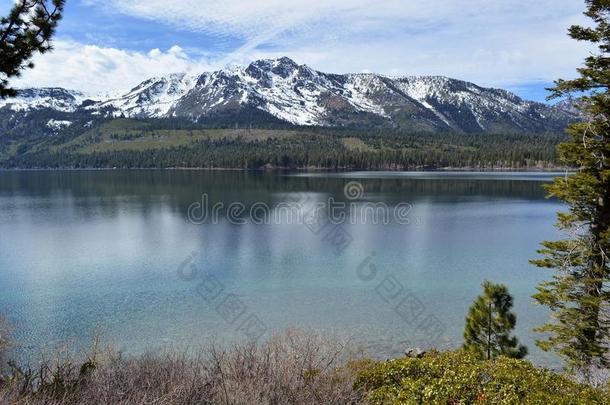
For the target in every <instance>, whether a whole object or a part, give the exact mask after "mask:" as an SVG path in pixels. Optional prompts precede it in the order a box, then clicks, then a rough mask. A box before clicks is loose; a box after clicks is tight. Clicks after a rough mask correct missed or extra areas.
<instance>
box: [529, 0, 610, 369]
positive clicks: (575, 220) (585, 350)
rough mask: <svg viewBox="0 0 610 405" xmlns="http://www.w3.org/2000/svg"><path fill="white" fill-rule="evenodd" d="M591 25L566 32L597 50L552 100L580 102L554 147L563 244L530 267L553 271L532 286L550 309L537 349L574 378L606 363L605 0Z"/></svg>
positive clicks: (609, 180)
mask: <svg viewBox="0 0 610 405" xmlns="http://www.w3.org/2000/svg"><path fill="white" fill-rule="evenodd" d="M586 5H587V11H586V12H585V15H586V16H588V17H590V18H591V19H592V20H593V24H592V25H591V26H590V27H582V26H572V27H571V28H570V29H569V34H570V36H571V37H572V38H574V39H576V40H578V41H586V42H591V43H593V44H595V45H597V47H598V52H597V53H594V54H592V55H591V56H589V57H587V58H586V60H585V63H584V66H583V67H581V68H579V69H578V73H579V77H578V78H576V79H574V80H558V81H557V82H556V83H555V87H554V88H552V89H549V90H551V91H552V96H551V97H550V98H556V97H566V96H579V97H577V98H575V99H574V102H575V104H576V106H577V107H578V108H579V109H580V110H581V111H582V112H583V114H584V116H585V120H584V122H580V123H576V124H572V125H571V126H570V127H569V128H568V133H569V135H570V140H569V141H567V142H565V143H562V144H560V145H559V147H558V149H557V151H558V155H559V158H560V159H561V161H562V162H563V163H564V164H566V165H568V166H571V167H573V168H575V169H576V170H577V171H576V173H574V174H572V175H570V176H565V177H561V178H557V179H555V181H554V182H553V183H552V184H551V185H550V186H548V187H547V189H548V191H549V195H550V196H554V197H557V198H559V199H560V200H562V201H564V202H565V203H567V205H568V206H569V212H567V213H559V214H558V223H557V227H558V228H559V229H560V230H562V231H564V232H565V233H566V234H567V236H566V237H567V239H565V240H561V241H555V242H543V244H542V245H543V248H542V249H541V250H539V253H541V254H543V255H544V256H545V257H544V258H542V259H539V260H533V261H532V262H533V263H534V264H536V265H537V266H539V267H543V268H552V269H556V273H555V274H554V276H553V279H552V281H548V282H544V283H542V284H541V285H539V286H538V293H537V294H536V295H534V298H535V299H536V300H537V301H538V302H539V303H540V304H542V305H545V306H547V307H549V309H550V310H551V312H552V315H553V318H554V319H553V320H551V321H550V322H549V323H547V324H546V325H544V326H542V327H540V328H538V329H537V330H538V331H540V332H544V333H546V334H547V336H548V337H547V338H545V339H543V340H540V341H539V342H538V345H539V346H540V347H541V348H542V349H544V350H553V351H555V352H557V353H558V354H560V355H561V356H563V357H564V358H565V359H566V360H567V366H568V368H569V369H570V370H571V371H574V372H585V375H587V374H586V373H587V372H588V371H591V370H592V369H593V368H595V367H603V366H606V365H608V364H609V362H608V358H607V355H608V337H609V326H610V325H609V319H608V304H609V298H610V268H609V263H610V262H609V261H608V254H610V124H609V121H608V120H609V119H610V91H609V86H610V54H609V53H610V1H608V0H588V1H586Z"/></svg>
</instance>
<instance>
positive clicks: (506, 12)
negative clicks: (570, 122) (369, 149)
mask: <svg viewBox="0 0 610 405" xmlns="http://www.w3.org/2000/svg"><path fill="white" fill-rule="evenodd" d="M13 1H14V0H0V14H6V13H7V11H8V10H9V8H10V6H11V5H12V3H13ZM583 9H584V1H581V0H222V1H218V0H172V1H166V0H67V4H66V9H65V14H64V19H63V20H62V21H61V22H60V25H59V28H58V31H57V35H56V37H55V40H54V46H55V49H54V50H53V52H51V53H47V54H45V55H40V56H37V57H36V58H35V60H34V62H35V64H36V66H35V68H34V69H33V70H31V71H27V72H26V73H24V75H23V77H21V78H19V79H17V80H14V81H13V82H12V83H13V85H15V86H19V87H33V86H58V87H65V88H69V89H75V90H81V91H83V92H85V93H87V94H89V95H96V94H104V93H117V92H118V93H121V92H126V91H127V90H129V89H130V88H132V87H134V86H135V85H137V84H138V83H140V82H142V81H143V80H145V79H147V78H149V77H152V76H159V75H163V74H168V73H174V72H191V73H197V72H203V71H208V70H216V69H220V68H223V67H227V66H230V65H234V64H248V63H249V62H251V61H253V60H257V59H263V58H276V57H281V56H288V57H290V58H292V59H294V60H295V61H296V62H298V63H301V64H307V65H309V66H311V67H312V68H314V69H317V70H320V71H324V72H332V73H359V72H374V73H380V74H386V75H399V76H402V75H442V76H448V77H452V78H457V79H462V80H467V81H471V82H474V83H476V84H478V85H481V86H486V87H497V88H504V89H507V90H510V91H513V92H515V93H516V94H518V95H519V96H521V97H523V98H525V99H530V100H536V101H544V99H545V96H546V95H547V92H546V91H545V87H548V86H550V85H551V84H552V82H553V80H555V79H557V78H571V77H574V75H575V69H576V68H577V67H578V66H579V65H581V63H582V60H583V58H584V57H586V56H587V55H588V53H589V50H588V49H587V48H586V46H585V45H583V44H582V43H578V42H576V41H574V40H572V39H570V38H569V37H568V36H567V34H566V32H567V27H569V26H570V25H571V24H575V23H581V24H582V23H586V19H585V17H584V16H583V15H582V11H583Z"/></svg>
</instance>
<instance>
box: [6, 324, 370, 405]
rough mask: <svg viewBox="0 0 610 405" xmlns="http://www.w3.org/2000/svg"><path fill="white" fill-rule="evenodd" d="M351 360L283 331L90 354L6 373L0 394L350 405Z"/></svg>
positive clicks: (344, 352) (87, 400)
mask: <svg viewBox="0 0 610 405" xmlns="http://www.w3.org/2000/svg"><path fill="white" fill-rule="evenodd" d="M351 357H352V352H351V351H350V350H349V349H348V348H347V346H346V345H345V344H344V343H342V342H339V341H337V340H334V339H327V338H323V337H321V336H319V335H316V334H314V333H309V332H303V331H288V332H285V333H283V334H281V335H277V336H273V337H272V338H270V339H269V340H268V341H265V342H263V343H261V344H240V345H235V346H232V347H230V348H227V347H222V346H220V345H217V344H212V345H210V346H208V347H207V348H205V349H203V350H200V351H197V353H185V352H177V351H167V352H164V353H148V354H144V355H141V356H134V357H125V356H123V355H121V354H120V353H116V352H113V351H110V350H104V351H99V350H95V352H93V353H92V354H90V355H88V356H86V357H85V359H84V360H81V361H76V360H74V359H70V358H67V357H63V358H62V357H59V358H58V359H56V360H55V361H53V362H49V361H44V362H42V363H41V364H40V365H39V366H37V367H36V368H35V369H26V370H24V369H20V368H17V367H14V368H13V372H12V376H11V378H10V379H8V380H7V381H6V384H5V388H4V390H2V392H0V403H1V402H3V401H6V402H12V403H22V404H41V403H44V404H91V403H108V404H252V403H256V404H314V403H315V404H319V403H328V404H354V403H359V402H360V401H361V398H362V395H361V393H360V392H358V391H354V389H353V386H354V381H355V377H356V376H355V373H354V372H353V370H351V368H350V367H342V366H343V365H345V364H347V363H348V361H349V360H350V358H351Z"/></svg>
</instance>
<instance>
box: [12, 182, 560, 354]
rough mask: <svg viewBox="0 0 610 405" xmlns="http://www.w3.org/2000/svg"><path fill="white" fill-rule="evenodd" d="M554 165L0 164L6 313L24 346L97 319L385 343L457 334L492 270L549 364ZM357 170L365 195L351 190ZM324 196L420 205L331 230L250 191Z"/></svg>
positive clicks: (138, 334)
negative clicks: (300, 331) (447, 168)
mask: <svg viewBox="0 0 610 405" xmlns="http://www.w3.org/2000/svg"><path fill="white" fill-rule="evenodd" d="M551 177H552V174H531V173H508V174H507V173H300V174H266V173H246V172H236V171H234V172H221V171H218V172H209V171H135V170H134V171H32V172H12V171H8V172H0V310H1V311H2V312H3V313H5V314H6V316H7V317H8V318H9V319H10V320H11V322H12V323H13V325H14V326H15V335H16V338H17V340H18V341H19V342H21V343H22V345H21V347H20V348H19V350H20V351H21V352H22V353H30V354H31V353H37V352H40V351H44V350H47V349H49V348H53V347H57V346H59V345H61V344H64V343H69V344H71V345H74V346H75V347H81V346H86V345H87V344H88V343H89V341H90V336H91V335H92V334H93V333H95V332H96V329H99V330H100V331H101V332H102V334H103V336H104V338H105V339H106V340H108V341H110V342H111V343H113V344H114V345H116V346H117V347H118V348H119V349H121V350H124V351H126V352H128V353H137V352H140V351H143V350H147V349H154V348H158V347H167V346H171V347H192V346H194V345H198V344H201V343H204V342H206V341H207V340H208V339H210V338H217V339H221V340H223V341H234V340H243V339H257V338H264V337H265V336H269V335H270V334H271V333H273V332H274V331H281V330H284V329H286V328H289V327H301V328H313V329H316V330H319V331H322V332H324V333H330V334H334V335H339V336H344V337H349V338H350V339H351V340H352V341H353V342H354V343H355V344H358V345H360V346H362V347H363V348H365V349H366V350H368V351H369V352H370V353H372V354H373V355H375V356H378V357H385V356H393V355H398V354H400V353H402V352H403V350H404V349H405V348H406V347H412V346H419V347H440V348H451V347H456V346H458V345H459V344H460V342H461V333H462V328H463V319H464V315H465V314H466V311H467V309H468V306H469V305H470V303H471V302H472V300H473V299H474V297H475V296H476V295H477V294H478V293H479V291H480V283H481V282H482V281H483V280H485V279H489V280H493V281H496V282H503V283H506V284H508V286H509V288H510V290H511V292H512V293H513V295H514V297H515V303H516V305H515V311H516V313H517V315H518V327H517V334H518V335H519V337H520V338H521V339H522V341H523V342H524V343H526V344H527V345H528V346H530V350H531V356H530V358H531V359H532V360H534V361H535V362H537V363H538V364H541V365H551V366H554V365H556V360H555V359H554V358H552V357H550V356H549V355H547V354H543V353H541V352H539V351H538V350H536V349H535V347H534V344H533V341H534V339H535V338H536V336H537V335H536V334H535V333H534V332H532V330H531V329H532V328H533V327H534V326H536V325H540V324H541V323H543V322H544V321H545V320H546V318H547V313H546V312H545V311H544V309H543V308H541V307H538V306H536V305H535V304H534V303H533V302H532V299H531V294H532V293H533V292H534V291H535V286H536V284H537V283H538V282H540V281H541V280H543V279H545V278H549V277H550V276H551V273H549V272H546V271H543V270H540V269H537V268H535V267H533V266H531V265H530V264H529V263H528V260H529V259H531V258H534V257H536V253H535V251H536V249H537V247H538V243H539V242H540V241H542V240H545V239H553V238H556V237H557V236H558V235H557V232H556V230H555V229H554V228H553V223H554V221H555V211H557V210H558V209H560V208H561V206H560V205H559V204H558V203H557V202H556V201H552V200H547V199H545V193H544V190H543V189H542V188H541V186H542V184H543V183H544V182H545V181H548V180H550V179H551ZM350 182H356V183H355V184H356V186H358V187H360V189H359V191H360V192H361V193H360V194H359V195H357V198H354V199H349V198H347V197H346V194H345V187H346V185H347V184H348V183H350ZM352 185H353V184H352ZM203 195H205V196H206V198H207V202H208V204H209V206H210V207H211V206H212V205H214V204H216V205H218V203H223V204H224V208H223V209H221V210H220V211H219V215H218V218H217V220H215V221H212V220H211V219H210V218H208V220H206V221H203V223H201V224H198V223H194V222H193V221H192V220H189V218H188V215H187V213H188V212H189V207H193V203H196V202H201V201H202V196H203ZM329 198H333V200H334V201H336V202H342V203H345V204H346V205H345V210H344V211H346V213H347V214H348V215H349V214H350V213H351V212H360V211H362V210H363V207H365V206H366V205H367V204H372V203H375V204H378V205H376V206H377V207H386V208H387V209H388V210H392V209H393V208H394V207H396V206H397V205H398V204H403V205H406V206H408V207H409V209H408V218H407V220H406V221H403V220H402V219H404V218H402V219H401V221H398V220H396V218H391V220H390V221H388V223H385V224H384V223H374V221H372V220H371V221H368V220H365V221H351V220H347V221H345V222H343V223H335V224H327V226H326V227H322V225H321V224H312V223H310V222H307V221H301V222H299V221H293V220H290V218H288V217H287V216H286V217H283V216H281V215H280V216H278V219H277V220H272V221H268V223H256V222H255V221H252V220H251V218H249V217H248V215H247V212H249V211H248V210H249V209H250V208H251V207H253V206H255V205H256V204H259V205H260V204H264V205H265V206H267V207H269V209H270V210H271V211H272V212H274V210H275V211H277V210H279V208H277V207H279V206H280V205H281V204H282V203H286V202H294V201H299V204H301V205H300V207H302V211H303V213H307V212H309V211H308V207H309V206H310V205H312V204H313V202H323V203H324V202H327V201H328V199H329ZM232 203H238V204H241V205H243V207H244V210H245V211H244V212H245V213H246V214H243V213H242V214H243V215H241V216H240V221H235V220H233V219H231V218H230V216H229V214H228V211H227V207H228V206H229V205H230V204H232ZM199 204H200V205H196V206H195V207H196V208H199V207H200V206H201V203H199ZM357 217H358V218H360V217H359V216H357ZM191 219H192V218H191ZM231 222H234V223H231ZM322 222H323V221H322ZM337 227H339V228H337ZM337 232H339V233H337ZM337 236H343V239H342V240H343V243H338V242H337V239H336V237H337Z"/></svg>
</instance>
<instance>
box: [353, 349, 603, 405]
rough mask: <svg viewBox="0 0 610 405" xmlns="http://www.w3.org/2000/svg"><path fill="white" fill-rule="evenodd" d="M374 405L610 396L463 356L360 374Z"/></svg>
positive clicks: (520, 366) (528, 369) (527, 368)
mask: <svg viewBox="0 0 610 405" xmlns="http://www.w3.org/2000/svg"><path fill="white" fill-rule="evenodd" d="M356 388H359V389H363V390H366V391H367V396H366V399H367V400H368V401H369V402H371V403H374V404H388V403H400V404H422V403H425V404H430V403H432V404H437V403H438V404H472V403H481V404H523V403H527V404H595V403H599V404H602V403H604V404H607V403H610V395H608V393H607V392H603V391H601V390H596V389H594V388H592V387H590V386H586V385H581V384H578V383H576V382H573V381H572V380H569V379H568V378H566V377H564V376H561V375H559V374H556V373H553V372H551V371H549V370H544V369H538V368H536V367H534V366H533V365H532V364H531V363H529V362H528V361H525V360H516V359H510V358H508V357H504V356H500V357H498V358H496V359H492V360H485V361H481V360H478V359H477V358H476V356H475V355H474V354H472V353H468V352H466V351H463V350H459V351H454V352H443V353H439V352H432V353H428V354H426V355H425V356H423V357H422V358H420V359H417V358H404V359H395V360H390V361H387V362H383V363H378V364H377V365H375V366H373V367H370V368H367V369H365V370H364V371H362V372H361V373H360V375H359V376H358V379H357V382H356Z"/></svg>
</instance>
